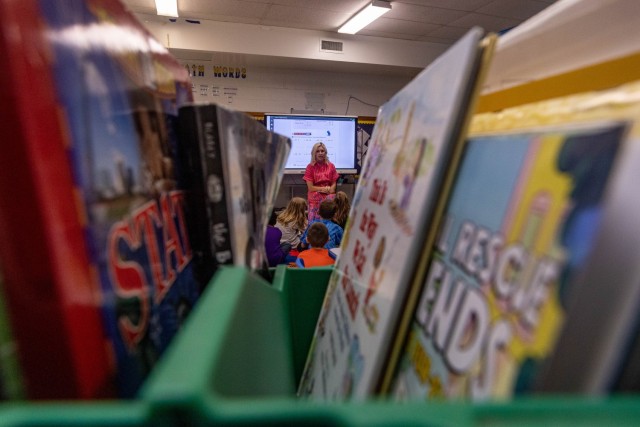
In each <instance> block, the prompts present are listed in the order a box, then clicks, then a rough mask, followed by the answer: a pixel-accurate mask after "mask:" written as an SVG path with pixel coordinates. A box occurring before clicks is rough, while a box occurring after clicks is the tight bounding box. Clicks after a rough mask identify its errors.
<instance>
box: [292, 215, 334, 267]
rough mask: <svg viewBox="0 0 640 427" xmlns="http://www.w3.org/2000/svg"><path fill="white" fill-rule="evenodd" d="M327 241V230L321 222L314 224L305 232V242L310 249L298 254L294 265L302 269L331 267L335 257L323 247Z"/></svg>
mask: <svg viewBox="0 0 640 427" xmlns="http://www.w3.org/2000/svg"><path fill="white" fill-rule="evenodd" d="M327 241H329V230H328V229H327V226H326V225H324V224H323V223H321V222H314V223H313V224H311V225H310V226H309V229H308V230H307V242H308V243H309V244H310V245H311V248H309V249H307V250H306V251H302V252H300V253H299V254H298V259H297V260H296V265H297V266H298V267H302V268H309V267H322V266H325V265H333V264H334V263H335V262H336V257H335V255H334V254H332V253H331V252H330V251H329V249H325V248H324V245H325V243H327Z"/></svg>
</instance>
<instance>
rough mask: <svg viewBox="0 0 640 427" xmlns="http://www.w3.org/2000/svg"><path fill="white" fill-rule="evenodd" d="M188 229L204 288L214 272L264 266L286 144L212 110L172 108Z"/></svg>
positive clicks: (252, 123) (241, 118)
mask: <svg viewBox="0 0 640 427" xmlns="http://www.w3.org/2000/svg"><path fill="white" fill-rule="evenodd" d="M179 123H180V126H179V129H180V135H181V143H182V144H181V148H180V150H179V152H180V154H179V156H178V157H179V158H180V159H181V161H182V162H184V166H185V167H184V168H183V170H184V172H185V173H184V176H183V177H182V179H181V186H182V188H184V190H185V192H186V194H187V201H188V216H187V217H188V228H189V230H190V233H192V235H193V238H192V247H193V251H194V256H195V259H194V262H195V264H196V266H197V267H198V270H199V271H200V274H201V276H202V279H203V280H206V281H208V280H209V279H210V278H211V275H212V274H213V272H214V271H215V269H216V267H217V266H218V265H224V264H232V265H238V266H246V267H248V268H250V269H252V270H254V271H264V269H265V268H266V266H267V261H266V259H267V258H266V254H265V249H264V243H263V242H264V233H265V229H266V226H267V223H268V220H269V215H270V213H271V210H272V209H273V205H274V203H275V199H276V196H277V194H278V190H279V186H280V183H281V181H282V175H283V173H284V164H285V162H286V160H287V156H288V154H289V151H290V149H291V142H290V140H289V138H287V137H285V136H282V135H279V134H277V133H274V132H271V131H268V130H267V129H266V128H265V127H264V125H263V124H261V123H260V122H258V121H256V120H255V119H254V118H252V117H251V116H249V115H247V114H245V113H242V112H239V111H233V110H229V109H225V108H224V107H221V106H219V105H216V104H192V105H186V106H183V107H181V108H180V122H179Z"/></svg>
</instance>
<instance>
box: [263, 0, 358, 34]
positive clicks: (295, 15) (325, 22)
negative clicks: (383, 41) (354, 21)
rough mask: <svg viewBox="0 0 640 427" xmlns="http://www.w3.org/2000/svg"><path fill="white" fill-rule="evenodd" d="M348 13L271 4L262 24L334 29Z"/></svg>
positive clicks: (344, 19)
mask: <svg viewBox="0 0 640 427" xmlns="http://www.w3.org/2000/svg"><path fill="white" fill-rule="evenodd" d="M348 18H349V15H347V14H345V13H339V12H331V11H327V10H317V9H316V10H313V11H311V9H305V8H302V7H289V6H280V5H275V4H274V5H271V6H270V7H269V10H268V11H267V13H266V15H265V16H264V19H263V21H262V22H261V23H262V24H263V25H273V26H281V27H292V28H303V29H310V30H314V29H315V30H326V29H327V28H329V29H333V30H336V29H338V27H340V25H342V24H343V23H344V22H345V21H346V20H347V19H348Z"/></svg>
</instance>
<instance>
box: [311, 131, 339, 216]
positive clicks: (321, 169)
mask: <svg viewBox="0 0 640 427" xmlns="http://www.w3.org/2000/svg"><path fill="white" fill-rule="evenodd" d="M338 177H339V176H338V172H337V171H336V167H335V166H334V164H333V163H331V162H330V161H329V153H328V152H327V147H326V146H325V145H324V144H323V143H322V142H317V143H315V144H314V145H313V148H312V149H311V162H310V163H309V164H308V165H307V169H306V170H305V172H304V176H303V177H302V179H304V180H305V181H306V182H307V203H308V206H309V212H308V214H307V216H308V218H309V222H311V221H313V220H316V219H320V215H319V214H318V208H319V207H320V203H322V201H323V200H325V199H333V198H334V197H335V193H336V185H337V182H338Z"/></svg>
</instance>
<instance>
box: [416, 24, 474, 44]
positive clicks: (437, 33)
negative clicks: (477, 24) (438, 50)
mask: <svg viewBox="0 0 640 427" xmlns="http://www.w3.org/2000/svg"><path fill="white" fill-rule="evenodd" d="M467 31H469V28H462V27H452V26H450V25H447V26H442V27H438V28H436V29H435V30H433V31H431V32H429V33H428V34H427V35H426V36H427V37H437V38H440V39H445V40H458V39H459V38H460V37H462V36H463V35H465V34H466V33H467Z"/></svg>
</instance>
